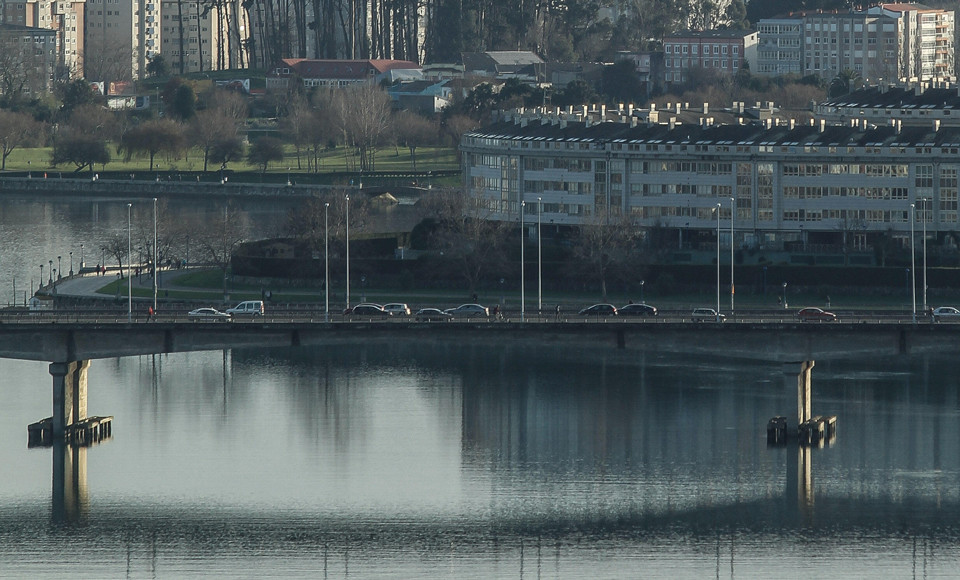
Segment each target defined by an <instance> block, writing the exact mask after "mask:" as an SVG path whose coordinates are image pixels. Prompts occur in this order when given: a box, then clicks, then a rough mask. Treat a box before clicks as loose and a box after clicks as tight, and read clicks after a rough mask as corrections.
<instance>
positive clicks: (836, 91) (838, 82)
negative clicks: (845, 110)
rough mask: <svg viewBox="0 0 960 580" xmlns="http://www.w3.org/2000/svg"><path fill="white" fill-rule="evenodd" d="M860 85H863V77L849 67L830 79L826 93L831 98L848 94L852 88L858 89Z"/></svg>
mask: <svg viewBox="0 0 960 580" xmlns="http://www.w3.org/2000/svg"><path fill="white" fill-rule="evenodd" d="M861 86H863V79H862V78H861V77H860V74H859V73H858V72H856V71H853V70H850V69H844V70H843V71H842V72H840V74H838V75H837V76H835V77H833V80H832V81H830V89H829V92H828V94H829V96H830V97H831V98H832V97H840V96H843V95H848V94H850V93H851V92H853V91H854V89H858V88H860V87H861Z"/></svg>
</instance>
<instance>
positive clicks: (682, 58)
mask: <svg viewBox="0 0 960 580" xmlns="http://www.w3.org/2000/svg"><path fill="white" fill-rule="evenodd" d="M757 38H758V36H757V33H756V32H754V31H749V30H734V29H729V30H703V31H693V30H688V31H684V32H678V33H675V34H668V35H666V36H665V37H664V38H663V52H664V55H663V56H664V81H665V82H666V83H667V84H676V83H682V82H686V81H687V80H690V75H691V73H692V71H706V72H709V71H712V72H715V73H720V74H736V73H737V72H738V71H739V70H740V69H742V68H743V67H744V65H745V64H746V66H747V67H749V68H750V69H751V70H753V69H754V68H755V66H756V58H757Z"/></svg>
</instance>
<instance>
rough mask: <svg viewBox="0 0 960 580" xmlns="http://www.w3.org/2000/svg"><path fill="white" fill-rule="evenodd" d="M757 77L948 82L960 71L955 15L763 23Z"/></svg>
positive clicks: (907, 13) (921, 9)
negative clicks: (845, 74) (850, 76)
mask: <svg viewBox="0 0 960 580" xmlns="http://www.w3.org/2000/svg"><path fill="white" fill-rule="evenodd" d="M757 29H758V32H759V40H758V44H759V48H758V55H757V67H756V69H755V70H756V72H757V73H758V74H763V75H781V74H786V73H796V74H799V75H802V76H803V75H817V76H820V77H822V78H824V79H828V80H829V79H832V78H833V77H835V76H837V75H838V74H840V73H843V72H844V71H853V72H855V73H857V74H858V75H859V76H860V77H861V78H863V79H867V80H869V81H876V82H879V81H880V80H881V79H882V80H885V81H888V82H889V81H897V80H898V79H909V78H917V79H921V80H924V79H931V78H945V77H950V76H952V75H953V69H954V56H953V53H954V46H953V30H954V13H953V12H952V11H948V10H940V9H932V8H927V7H926V6H922V5H919V4H906V3H900V4H878V5H876V6H873V7H870V8H868V9H866V10H859V11H850V12H841V11H836V10H834V11H817V12H797V13H792V14H787V15H783V16H778V17H776V18H768V19H763V20H760V22H759V23H758V24H757Z"/></svg>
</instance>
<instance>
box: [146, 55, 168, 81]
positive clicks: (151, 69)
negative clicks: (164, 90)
mask: <svg viewBox="0 0 960 580" xmlns="http://www.w3.org/2000/svg"><path fill="white" fill-rule="evenodd" d="M147 74H149V75H150V76H152V77H155V78H163V77H166V76H169V75H170V66H169V65H167V61H166V59H164V58H163V55H162V54H155V55H153V56H152V57H150V59H149V62H147Z"/></svg>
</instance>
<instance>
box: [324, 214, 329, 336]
mask: <svg viewBox="0 0 960 580" xmlns="http://www.w3.org/2000/svg"><path fill="white" fill-rule="evenodd" d="M329 214H330V203H329V202H328V203H324V204H323V303H324V306H323V317H324V319H325V320H326V321H327V322H330V247H329V242H330V221H329Z"/></svg>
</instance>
